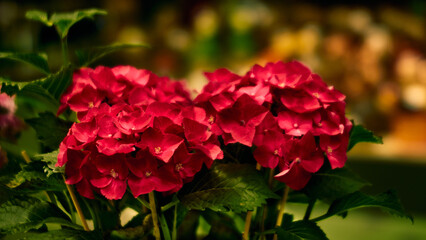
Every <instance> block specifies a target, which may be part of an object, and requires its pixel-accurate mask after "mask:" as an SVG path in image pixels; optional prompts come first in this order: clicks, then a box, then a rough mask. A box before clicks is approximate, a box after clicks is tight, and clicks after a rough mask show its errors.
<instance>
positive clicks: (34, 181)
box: [6, 151, 66, 194]
mask: <svg viewBox="0 0 426 240" xmlns="http://www.w3.org/2000/svg"><path fill="white" fill-rule="evenodd" d="M56 153H57V151H56ZM48 154H52V153H48ZM48 154H46V155H48ZM42 155H44V154H42ZM56 156H57V155H56ZM49 158H50V156H49ZM32 160H33V161H31V162H30V163H29V164H27V165H25V166H24V167H23V168H22V170H21V171H19V172H18V173H16V174H15V175H13V176H12V177H11V178H10V180H9V182H7V183H6V186H7V187H9V188H12V189H11V191H12V192H16V193H21V194H22V193H24V194H28V193H32V192H39V191H63V190H65V189H66V187H65V184H64V182H63V179H62V176H50V175H51V174H49V173H47V174H46V172H47V171H46V168H48V167H47V165H48V164H47V163H46V162H43V161H40V160H45V159H42V158H41V157H40V155H38V156H36V157H33V158H32ZM55 162H56V161H55ZM58 169H59V170H62V171H63V168H58ZM59 170H58V172H59ZM50 171H52V170H50Z"/></svg>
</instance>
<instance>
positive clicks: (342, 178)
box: [303, 167, 370, 201]
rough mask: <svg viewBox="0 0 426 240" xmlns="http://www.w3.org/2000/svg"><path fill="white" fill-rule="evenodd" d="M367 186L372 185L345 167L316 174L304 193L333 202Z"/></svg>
mask: <svg viewBox="0 0 426 240" xmlns="http://www.w3.org/2000/svg"><path fill="white" fill-rule="evenodd" d="M367 185H370V183H368V182H367V181H365V180H364V179H362V178H361V177H359V176H358V175H356V174H355V173H353V172H352V171H350V170H349V169H348V168H347V167H343V168H336V169H333V170H332V169H327V170H325V171H323V172H318V173H316V174H314V175H313V176H312V178H311V180H310V181H309V182H308V184H307V185H306V187H305V188H304V190H303V191H304V192H305V193H306V195H308V197H310V198H315V199H321V200H326V201H333V200H335V199H337V198H340V197H343V196H345V195H347V194H349V193H353V192H356V191H358V190H360V189H361V188H363V187H364V186H367Z"/></svg>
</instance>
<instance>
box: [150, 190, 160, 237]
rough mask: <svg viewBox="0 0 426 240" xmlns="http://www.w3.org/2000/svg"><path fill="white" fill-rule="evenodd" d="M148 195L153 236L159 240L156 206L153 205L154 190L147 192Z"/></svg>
mask: <svg viewBox="0 0 426 240" xmlns="http://www.w3.org/2000/svg"><path fill="white" fill-rule="evenodd" d="M148 197H149V206H150V209H151V214H152V222H153V225H154V237H155V239H156V240H161V236H160V227H159V226H158V215H157V208H156V206H155V196H154V191H152V192H150V193H148Z"/></svg>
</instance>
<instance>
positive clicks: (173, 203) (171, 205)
mask: <svg viewBox="0 0 426 240" xmlns="http://www.w3.org/2000/svg"><path fill="white" fill-rule="evenodd" d="M178 202H179V200H178V199H175V200H174V201H172V202H169V203H167V204H166V205H164V206H162V207H161V211H162V212H165V211H167V210H169V209H170V208H172V207H173V206H175V205H176V204H178Z"/></svg>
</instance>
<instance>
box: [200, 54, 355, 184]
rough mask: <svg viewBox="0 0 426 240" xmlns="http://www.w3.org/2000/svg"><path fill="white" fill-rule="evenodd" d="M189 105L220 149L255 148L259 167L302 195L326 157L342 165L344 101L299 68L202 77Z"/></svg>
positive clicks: (290, 65)
mask: <svg viewBox="0 0 426 240" xmlns="http://www.w3.org/2000/svg"><path fill="white" fill-rule="evenodd" d="M205 75H206V77H207V78H208V80H209V83H208V84H207V85H206V86H205V87H204V88H203V91H202V92H201V93H200V95H199V96H198V97H197V98H196V99H195V100H194V102H195V104H196V106H199V107H202V108H204V109H205V111H206V113H207V116H206V120H207V122H208V123H209V124H210V128H211V129H212V131H213V132H214V133H215V134H218V135H222V138H223V140H224V143H225V144H228V143H241V144H244V145H246V146H249V147H251V146H253V145H255V146H256V147H255V150H254V152H253V155H254V157H255V159H256V160H257V161H258V163H259V164H260V165H262V166H263V167H267V168H275V167H278V168H279V172H280V173H279V174H278V175H276V176H275V177H276V179H278V180H280V181H282V182H285V183H286V184H287V185H288V186H290V187H291V188H293V189H295V190H299V189H302V188H303V187H304V186H305V185H306V184H307V182H308V181H309V179H310V178H311V176H312V174H313V173H315V172H317V171H318V170H319V169H320V168H321V166H322V165H323V163H324V158H325V157H326V158H327V159H328V161H329V163H330V165H331V167H332V168H333V169H334V168H340V167H343V165H344V164H345V162H346V159H347V157H346V149H347V146H348V139H349V131H350V129H351V127H352V124H351V122H350V121H348V119H347V118H346V117H345V101H344V100H345V96H344V95H343V94H342V93H340V92H339V91H337V90H335V89H334V88H333V87H331V86H327V84H326V83H325V82H324V81H323V80H322V79H321V78H320V76H318V75H317V74H314V73H312V72H311V71H310V70H309V69H308V68H307V67H306V66H304V65H303V64H301V63H299V62H296V61H294V62H289V63H283V62H276V63H268V64H266V66H264V67H262V66H259V65H255V66H253V67H252V68H251V69H250V71H248V72H247V73H246V74H245V75H244V76H239V75H237V74H234V73H232V72H230V71H228V70H226V69H219V70H216V71H215V72H213V73H206V74H205Z"/></svg>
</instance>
